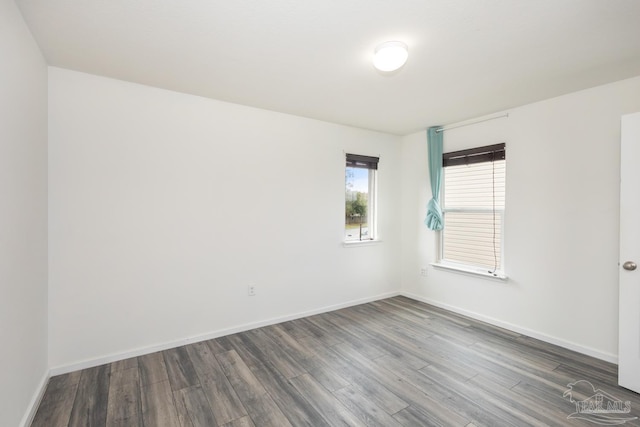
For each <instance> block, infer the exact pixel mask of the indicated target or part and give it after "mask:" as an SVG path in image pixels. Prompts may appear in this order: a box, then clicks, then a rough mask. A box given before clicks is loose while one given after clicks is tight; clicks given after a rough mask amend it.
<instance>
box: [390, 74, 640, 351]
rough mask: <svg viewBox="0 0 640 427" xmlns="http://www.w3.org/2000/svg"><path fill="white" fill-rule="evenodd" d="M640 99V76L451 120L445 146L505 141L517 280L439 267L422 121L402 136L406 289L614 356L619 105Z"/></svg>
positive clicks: (638, 105) (624, 109)
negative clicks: (428, 220) (474, 118)
mask: <svg viewBox="0 0 640 427" xmlns="http://www.w3.org/2000/svg"><path fill="white" fill-rule="evenodd" d="M635 111H640V77H637V78H634V79H629V80H624V81H621V82H617V83H613V84H609V85H605V86H600V87H596V88H593V89H589V90H584V91H581V92H576V93H573V94H569V95H566V96H561V97H558V98H553V99H549V100H546V101H542V102H538V103H535V104H530V105H526V106H523V107H519V108H514V109H513V110H511V111H510V112H509V113H510V117H509V118H507V119H497V120H493V121H488V122H484V123H479V124H476V125H472V126H467V127H461V128H458V129H454V130H449V131H446V132H445V134H444V148H445V151H454V150H459V149H464V148H470V147H473V146H481V145H485V144H494V143H498V142H506V144H507V194H506V197H507V202H506V203H507V205H506V212H505V214H506V219H505V220H506V222H505V243H504V244H505V251H506V253H505V263H506V264H505V265H506V272H507V275H508V276H509V280H508V281H507V282H500V281H496V280H492V279H483V278H478V277H473V276H468V275H463V274H458V273H454V272H449V271H442V270H436V269H434V268H432V267H429V270H428V276H427V277H420V276H419V274H420V267H421V266H426V265H429V263H431V262H434V261H435V260H436V233H434V232H431V231H428V230H427V229H426V227H425V226H424V225H423V223H422V221H423V219H424V215H425V211H426V208H425V206H426V203H427V201H428V200H429V198H430V191H431V190H430V187H429V178H428V174H427V167H428V166H427V151H426V136H425V133H424V132H420V133H418V134H413V135H409V136H406V137H404V139H403V142H402V145H403V152H402V164H403V176H402V182H403V185H402V187H403V195H402V199H403V205H402V206H403V224H404V226H403V232H402V233H403V264H402V265H403V268H402V271H403V291H404V292H405V293H407V294H409V295H414V296H416V297H418V298H420V299H423V300H426V301H431V302H434V303H437V304H439V305H441V306H444V307H449V308H452V309H454V310H457V311H460V312H464V313H467V314H472V315H474V316H475V317H478V318H482V319H486V320H490V321H492V322H493V323H497V324H501V325H503V326H507V327H510V328H513V329H516V330H519V331H524V332H528V333H531V334H532V335H534V336H538V337H543V338H546V339H549V340H551V341H555V342H558V343H560V344H562V345H565V346H568V347H572V348H575V349H580V350H582V351H585V352H588V353H590V354H593V355H596V356H599V357H602V358H605V359H609V360H615V359H616V354H617V335H618V325H617V319H618V266H617V263H618V224H619V221H618V215H619V206H618V205H619V173H620V159H619V156H620V147H619V144H620V116H621V115H622V114H625V113H631V112H635Z"/></svg>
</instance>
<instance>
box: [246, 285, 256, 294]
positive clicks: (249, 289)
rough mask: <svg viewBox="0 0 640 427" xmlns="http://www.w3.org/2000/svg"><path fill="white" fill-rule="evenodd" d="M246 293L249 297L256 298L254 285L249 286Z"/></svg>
mask: <svg viewBox="0 0 640 427" xmlns="http://www.w3.org/2000/svg"><path fill="white" fill-rule="evenodd" d="M247 293H248V294H249V296H250V297H254V296H256V285H249V287H248V289H247Z"/></svg>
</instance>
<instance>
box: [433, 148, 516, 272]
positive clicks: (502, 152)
mask: <svg viewBox="0 0 640 427" xmlns="http://www.w3.org/2000/svg"><path fill="white" fill-rule="evenodd" d="M442 160H443V168H442V174H443V175H442V186H441V194H440V196H441V197H440V200H442V216H443V222H444V228H443V230H441V231H439V232H438V235H439V236H438V239H437V244H438V248H437V254H438V259H437V262H436V263H434V264H433V266H434V267H438V268H445V269H449V270H454V271H459V272H463V273H470V274H474V275H480V276H485V277H491V278H498V279H502V280H506V279H507V276H506V273H505V265H506V262H505V261H506V260H505V239H504V229H505V218H506V200H505V206H504V207H502V208H496V209H494V208H447V207H446V206H445V200H446V198H445V197H446V195H445V192H446V187H447V185H446V179H445V169H446V168H447V167H450V166H458V165H465V164H467V165H470V164H477V163H485V162H493V161H501V160H504V161H505V166H504V167H505V180H506V144H505V143H500V144H493V145H486V146H481V147H475V148H471V149H467V150H459V151H453V152H448V153H443V155H442ZM505 199H506V181H505ZM448 212H465V213H493V212H496V213H499V214H500V216H501V218H500V228H499V230H500V263H499V265H498V266H497V268H496V269H495V270H493V271H492V270H488V269H487V268H486V267H485V266H482V265H474V264H467V263H462V262H458V261H456V260H450V259H446V258H445V257H444V249H445V248H444V238H445V232H446V229H447V226H446V214H447V213H448ZM494 224H495V223H494Z"/></svg>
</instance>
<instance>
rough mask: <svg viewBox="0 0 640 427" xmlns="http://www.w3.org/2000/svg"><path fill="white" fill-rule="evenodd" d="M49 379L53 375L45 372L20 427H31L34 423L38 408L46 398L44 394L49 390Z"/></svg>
mask: <svg viewBox="0 0 640 427" xmlns="http://www.w3.org/2000/svg"><path fill="white" fill-rule="evenodd" d="M49 378H51V374H50V373H49V372H45V373H44V375H43V376H42V379H41V380H40V384H38V388H37V389H36V392H35V393H34V394H33V397H32V398H31V402H29V406H28V410H27V412H26V413H25V414H24V416H23V417H22V421H20V427H29V426H30V425H31V423H32V422H33V419H34V418H35V416H36V412H37V411H38V407H40V402H41V401H42V398H43V397H44V392H45V390H46V389H47V384H48V383H49Z"/></svg>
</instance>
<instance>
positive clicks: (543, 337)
mask: <svg viewBox="0 0 640 427" xmlns="http://www.w3.org/2000/svg"><path fill="white" fill-rule="evenodd" d="M400 295H402V296H405V297H407V298H411V299H414V300H416V301H422V302H425V303H427V304H431V305H434V306H436V307H440V308H444V309H445V310H449V311H452V312H454V313H458V314H462V315H464V316H467V317H470V318H472V319H476V320H480V321H482V322H486V323H489V324H491V325H494V326H499V327H501V328H504V329H508V330H510V331H513V332H517V333H519V334H523V335H526V336H528V337H531V338H535V339H538V340H540V341H544V342H548V343H550V344H554V345H557V346H560V347H564V348H566V349H569V350H573V351H577V352H578V353H582V354H586V355H587V356H592V357H595V358H597V359H601V360H604V361H606V362H611V363H615V364H617V363H618V356H617V355H615V354H611V353H605V352H603V351H600V350H596V349H594V348H591V347H587V346H584V345H580V344H576V343H574V342H571V341H567V340H564V339H562V338H558V337H554V336H552V335H547V334H544V333H542V332H538V331H534V330H531V329H527V328H523V327H520V326H518V325H514V324H512V323H509V322H504V321H502V320H498V319H494V318H493V317H489V316H485V315H483V314H479V313H475V312H473V311H469V310H465V309H462V308H458V307H455V306H452V305H449V304H445V303H441V302H439V301H435V300H432V299H430V298H426V297H423V296H420V295H416V294H412V293H409V292H400Z"/></svg>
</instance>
